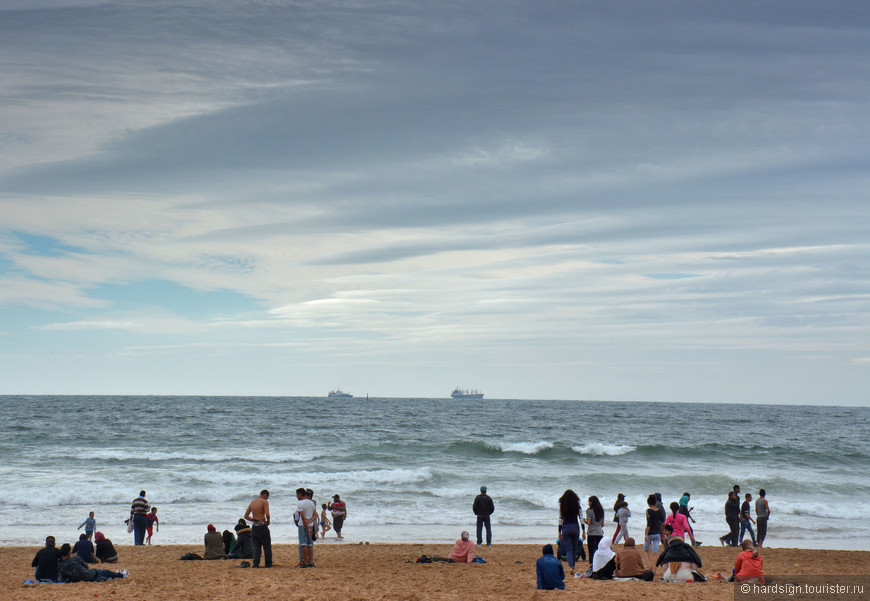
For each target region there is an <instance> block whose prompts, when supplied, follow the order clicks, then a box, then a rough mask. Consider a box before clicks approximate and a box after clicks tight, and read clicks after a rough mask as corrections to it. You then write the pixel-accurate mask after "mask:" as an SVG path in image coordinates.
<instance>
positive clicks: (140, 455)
mask: <svg viewBox="0 0 870 601" xmlns="http://www.w3.org/2000/svg"><path fill="white" fill-rule="evenodd" d="M46 455H47V454H46ZM47 456H48V455H47ZM67 456H68V457H70V458H74V459H83V460H88V459H91V460H94V459H97V460H102V461H113V460H114V461H137V460H142V459H147V460H149V461H202V462H209V463H218V462H233V461H245V462H254V461H256V462H260V463H288V462H296V463H306V462H309V461H313V460H315V459H317V458H318V457H319V455H317V454H314V453H304V452H303V453H300V452H289V453H288V452H276V451H262V452H257V451H247V452H243V453H239V452H228V451H212V452H209V451H206V452H189V451H155V450H153V449H147V450H138V449H112V448H107V449H95V450H87V451H82V450H71V451H70V452H69V453H68V454H67Z"/></svg>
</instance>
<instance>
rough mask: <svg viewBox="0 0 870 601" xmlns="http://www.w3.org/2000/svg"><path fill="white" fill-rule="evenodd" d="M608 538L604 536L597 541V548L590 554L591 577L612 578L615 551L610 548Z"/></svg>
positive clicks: (614, 567) (614, 569)
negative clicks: (593, 553)
mask: <svg viewBox="0 0 870 601" xmlns="http://www.w3.org/2000/svg"><path fill="white" fill-rule="evenodd" d="M610 545H611V542H610V539H609V538H607V537H606V536H605V537H604V538H602V539H601V540H600V541H599V543H598V550H597V551H596V552H595V555H593V556H592V578H593V579H594V580H613V572H614V571H616V553H614V552H613V550H612V549H611V548H610Z"/></svg>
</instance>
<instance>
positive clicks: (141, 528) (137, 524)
mask: <svg viewBox="0 0 870 601" xmlns="http://www.w3.org/2000/svg"><path fill="white" fill-rule="evenodd" d="M147 521H148V520H147V518H146V517H145V515H144V514H141V515H140V514H138V513H137V514H136V515H134V516H133V543H134V544H136V545H144V544H145V526H146V524H147Z"/></svg>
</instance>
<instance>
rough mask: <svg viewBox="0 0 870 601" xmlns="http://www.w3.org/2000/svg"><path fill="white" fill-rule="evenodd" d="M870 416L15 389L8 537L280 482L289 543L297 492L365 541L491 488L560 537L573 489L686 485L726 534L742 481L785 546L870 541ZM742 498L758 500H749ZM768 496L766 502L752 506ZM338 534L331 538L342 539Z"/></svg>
mask: <svg viewBox="0 0 870 601" xmlns="http://www.w3.org/2000/svg"><path fill="white" fill-rule="evenodd" d="M868 418H870V409H868V408H845V407H806V406H759V405H714V404H701V403H699V404H667V403H628V402H595V401H528V400H489V399H486V400H483V401H455V400H449V399H410V398H409V399H361V398H352V399H326V398H301V397H284V398H265V397H243V398H236V397H233V398H230V397H147V396H76V397H71V396H39V397H29V396H6V397H0V431H2V436H0V543H2V544H7V545H10V544H15V545H18V544H27V545H38V544H41V543H42V541H43V540H44V538H45V536H46V535H49V534H51V535H54V536H56V537H57V538H58V541H59V542H62V541H69V542H72V541H74V540H75V538H76V537H77V535H78V531H77V530H76V527H77V526H78V525H79V524H81V522H82V521H83V520H84V518H85V517H87V514H88V512H89V511H94V512H95V513H96V519H97V524H98V530H101V531H103V532H104V533H105V534H106V535H107V536H108V537H109V538H111V539H113V540H114V542H115V543H116V544H129V543H132V535H130V534H127V531H126V528H125V525H124V520H125V519H126V518H127V517H128V516H129V510H130V503H131V502H132V501H133V499H134V497H136V495H137V494H138V492H139V490H140V489H145V490H146V491H147V493H148V494H147V497H148V500H149V501H150V502H151V504H152V505H154V506H156V507H158V517H159V518H160V531H159V533H157V534H155V536H154V539H153V542H154V543H159V544H169V543H191V544H194V543H195V544H201V541H202V536H203V534H204V533H205V531H206V526H207V525H208V524H214V525H215V526H216V527H217V528H218V530H223V529H226V528H231V527H232V526H233V525H234V524H235V523H236V521H237V520H238V518H239V517H241V516H242V514H243V512H244V510H245V508H246V507H247V504H248V503H249V502H250V500H251V499H253V498H254V497H256V496H257V495H258V494H259V492H260V490H261V489H263V488H266V489H269V490H270V492H271V498H270V504H271V513H272V521H273V526H272V536H273V540H275V541H276V542H278V543H281V542H288V543H292V542H294V541H295V540H296V531H295V527H294V526H293V522H292V514H293V511H294V510H295V508H296V499H295V493H294V491H295V489H296V488H298V487H300V486H301V487H310V488H313V489H314V491H315V499H316V500H317V502H318V506H319V505H320V503H324V502H327V501H328V500H329V499H330V498H331V497H332V495H333V494H336V493H337V494H339V495H341V497H342V499H344V500H346V501H347V504H348V518H347V522H346V524H345V528H344V535H345V537H346V539H347V540H348V541H349V542H356V541H363V540H366V541H371V542H431V543H436V542H443V543H449V542H451V541H453V540H455V539H456V538H457V537H458V535H459V532H460V531H461V530H463V529H467V530H469V531H471V532H472V533H473V532H474V525H475V519H474V516H473V514H472V512H471V505H472V502H473V500H474V496H475V495H476V494H477V493H478V489H479V487H480V486H481V485H485V486H487V487H488V490H489V494H490V496H491V497H492V498H493V500H494V502H495V508H496V511H495V514H494V515H493V519H492V521H493V531H494V542H496V543H508V542H510V543H540V542H548V541H552V540H553V539H554V538H555V535H556V528H557V521H558V498H559V496H560V495H561V494H562V493H563V492H564V491H565V489H567V488H571V489H573V490H574V491H576V492H577V493H578V494H579V495H580V497H581V498H582V499H583V500H584V506H585V499H586V497H588V496H589V495H597V496H598V497H599V498H600V499H601V501H602V503H603V505H604V506H605V508H606V509H607V510H608V511H607V515H608V517H607V524H608V527H607V528H606V531H607V533H608V534H610V533H612V531H613V529H612V526H613V524H612V523H611V522H610V520H611V516H612V511H611V510H610V508H611V507H612V506H613V502H614V500H615V497H616V495H617V493H620V492H621V493H624V494H625V495H626V498H627V500H628V501H629V508H630V510H631V511H632V513H633V517H632V519H631V521H630V522H629V533H630V534H632V535H633V536H635V537H636V538H638V539H642V537H643V529H644V526H645V522H644V518H643V514H644V510H645V508H646V497H647V495H648V494H649V493H652V492H661V493H662V496H663V498H664V500H665V504H666V505H667V504H668V503H670V502H671V501H673V500H677V499H679V497H680V496H681V495H682V493H683V492H684V491H689V492H691V494H692V499H691V503H690V505H692V506H694V511H693V513H692V515H693V517H694V518H695V520H696V523H695V525H694V526H695V529H696V536H697V538H698V539H699V540H702V541H704V543H705V544H718V541H717V537H718V536H720V535H722V534H724V533H725V532H726V531H727V526H726V523H725V520H724V513H723V506H724V502H725V499H726V495H727V492H728V491H729V490H730V489H731V487H732V485H733V484H735V483H737V484H740V485H741V487H742V491H743V493H746V492H751V493H753V496H754V497H755V498H757V492H758V490H759V489H760V488H764V489H766V490H767V498H768V501H769V504H770V508H771V518H770V525H769V534H768V539H767V544H768V546H778V547H783V546H793V547H810V548H837V549H870V473H868V472H870V470H868V467H870V436H868V434H870V432H868V429H870V425H868V424H870V419H868ZM741 501H742V498H741ZM753 506H754V503H753ZM333 540H334V539H333V538H332V536H331V534H330V536H329V537H327V541H326V542H332V541H333Z"/></svg>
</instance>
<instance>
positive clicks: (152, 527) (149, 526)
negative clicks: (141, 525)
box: [145, 507, 160, 545]
mask: <svg viewBox="0 0 870 601" xmlns="http://www.w3.org/2000/svg"><path fill="white" fill-rule="evenodd" d="M145 531H146V532H148V538H146V539H145V542H146V543H148V544H149V545H150V544H151V535H152V534H154V532H155V531H156V532H160V520H158V519H157V508H156V507H152V508H151V513H149V514H147V515H146V516H145Z"/></svg>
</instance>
